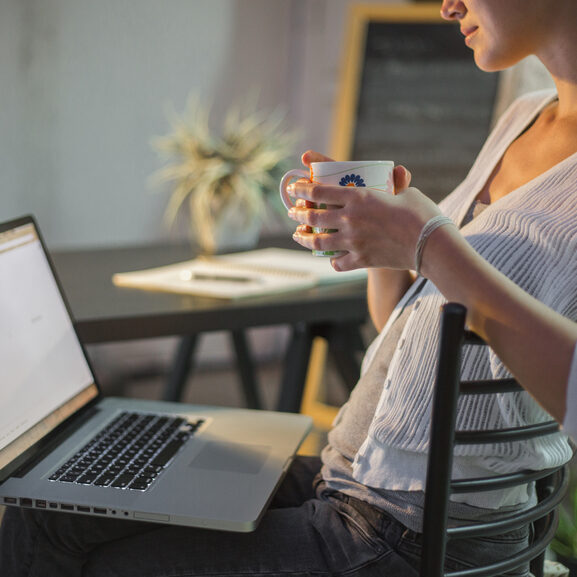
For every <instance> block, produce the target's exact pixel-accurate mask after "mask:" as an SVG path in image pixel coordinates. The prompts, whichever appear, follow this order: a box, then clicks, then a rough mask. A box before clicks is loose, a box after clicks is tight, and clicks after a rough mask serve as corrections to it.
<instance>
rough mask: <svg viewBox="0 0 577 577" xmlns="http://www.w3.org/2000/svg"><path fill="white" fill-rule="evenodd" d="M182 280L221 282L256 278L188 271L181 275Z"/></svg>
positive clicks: (249, 280) (248, 280)
mask: <svg viewBox="0 0 577 577" xmlns="http://www.w3.org/2000/svg"><path fill="white" fill-rule="evenodd" d="M183 278H184V280H208V281H221V282H242V283H246V282H253V281H257V280H258V279H257V278H252V277H246V276H233V275H221V274H209V273H198V272H194V273H193V272H189V273H187V274H186V276H185V275H183Z"/></svg>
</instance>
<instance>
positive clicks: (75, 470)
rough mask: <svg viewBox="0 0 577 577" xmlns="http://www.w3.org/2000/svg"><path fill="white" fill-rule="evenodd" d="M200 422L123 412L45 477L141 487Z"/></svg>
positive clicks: (81, 482)
mask: <svg viewBox="0 0 577 577" xmlns="http://www.w3.org/2000/svg"><path fill="white" fill-rule="evenodd" d="M202 423H203V421H202V420H201V419H199V420H197V421H196V422H193V423H190V422H189V421H187V420H185V419H183V418H181V417H175V416H171V415H166V416H165V415H162V416H159V415H151V414H146V413H132V412H128V411H125V412H122V413H120V415H119V416H118V417H117V418H116V419H115V420H114V421H112V422H111V423H110V424H109V425H108V426H107V427H105V428H104V429H103V430H102V431H101V432H100V433H99V434H98V435H96V437H94V438H93V439H92V440H91V441H90V442H88V443H87V444H86V445H85V446H84V447H83V448H82V449H81V450H80V451H78V452H77V453H76V454H75V455H74V456H73V457H72V458H71V459H69V460H68V461H67V462H66V463H64V465H62V466H61V467H59V468H58V470H57V471H55V472H54V473H53V474H52V475H51V476H50V477H49V479H50V480H51V481H59V482H63V483H78V484H81V485H95V486H97V487H115V488H117V489H133V490H138V491H145V490H146V489H148V488H149V487H150V485H151V484H152V483H153V482H154V480H155V479H156V478H157V477H158V475H159V474H160V473H161V472H162V470H163V469H164V468H165V467H166V465H167V464H168V463H169V462H170V461H171V460H172V457H174V455H175V454H176V453H177V452H178V450H179V449H180V448H181V447H182V446H183V445H184V443H186V442H187V441H188V439H189V438H190V437H191V436H192V435H193V434H194V432H195V431H196V430H197V429H198V427H200V425H201V424H202Z"/></svg>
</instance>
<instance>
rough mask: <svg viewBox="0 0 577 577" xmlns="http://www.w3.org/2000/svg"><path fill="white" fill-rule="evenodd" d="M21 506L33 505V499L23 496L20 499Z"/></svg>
mask: <svg viewBox="0 0 577 577" xmlns="http://www.w3.org/2000/svg"><path fill="white" fill-rule="evenodd" d="M20 506H21V507H32V499H27V498H22V499H20Z"/></svg>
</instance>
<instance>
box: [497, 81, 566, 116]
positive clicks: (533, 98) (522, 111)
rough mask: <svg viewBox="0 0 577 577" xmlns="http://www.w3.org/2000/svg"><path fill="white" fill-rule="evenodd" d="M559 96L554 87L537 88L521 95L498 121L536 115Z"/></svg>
mask: <svg viewBox="0 0 577 577" xmlns="http://www.w3.org/2000/svg"><path fill="white" fill-rule="evenodd" d="M556 98H557V91H556V90H555V89H552V88H546V89H543V90H535V91H533V92H526V93H524V94H521V95H519V96H518V97H517V98H515V100H513V102H512V103H511V104H510V105H509V106H508V107H507V108H506V109H505V111H504V112H503V114H502V115H501V117H500V118H499V119H498V122H503V121H506V120H508V119H511V118H518V117H522V118H525V117H526V116H531V115H536V114H537V113H538V112H539V111H540V110H541V109H542V108H543V107H545V106H546V105H547V104H549V102H551V101H552V100H555V99H556Z"/></svg>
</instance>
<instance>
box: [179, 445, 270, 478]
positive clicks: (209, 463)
mask: <svg viewBox="0 0 577 577" xmlns="http://www.w3.org/2000/svg"><path fill="white" fill-rule="evenodd" d="M269 453H270V447H268V446H266V445H243V444H242V443H223V442H216V441H212V442H210V441H209V442H208V443H207V444H206V445H205V446H204V447H203V449H202V450H201V451H200V453H199V454H198V455H197V456H196V457H195V458H194V459H193V461H192V462H191V463H190V467H193V468H196V469H210V470H213V471H229V472H233V473H247V474H251V475H256V474H257V473H258V472H259V471H260V470H261V468H262V466H263V465H264V463H265V461H266V459H267V457H268V455H269Z"/></svg>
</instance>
